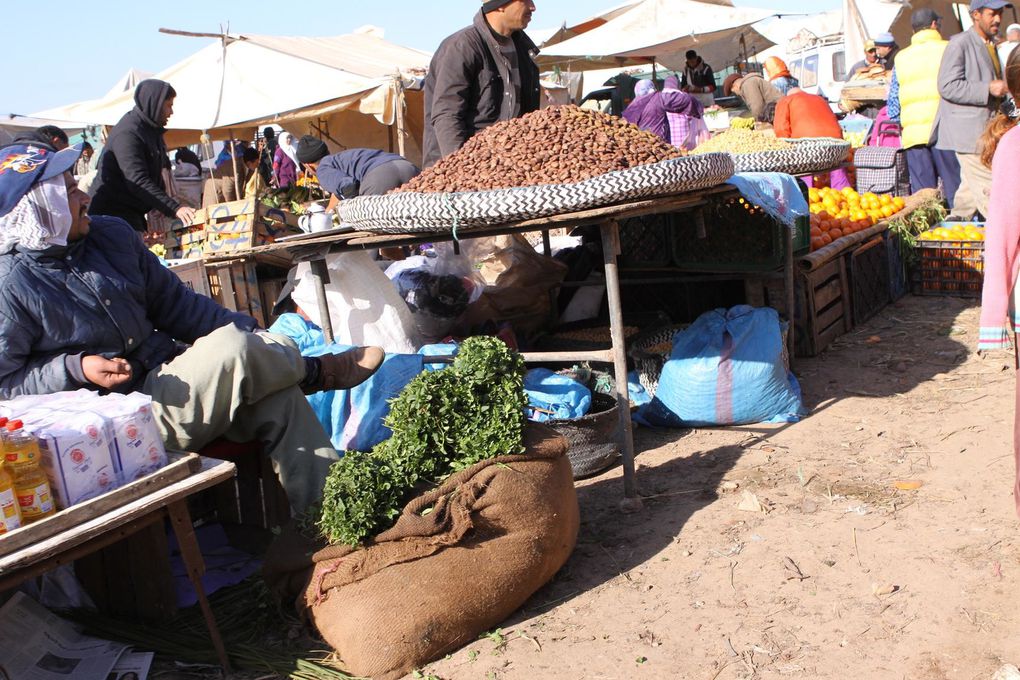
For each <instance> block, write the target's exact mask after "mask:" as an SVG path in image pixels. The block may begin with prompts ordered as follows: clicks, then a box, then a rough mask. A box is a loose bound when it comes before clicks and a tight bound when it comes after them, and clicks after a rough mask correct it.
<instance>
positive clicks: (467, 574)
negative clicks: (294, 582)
mask: <svg viewBox="0 0 1020 680" xmlns="http://www.w3.org/2000/svg"><path fill="white" fill-rule="evenodd" d="M525 445H526V447H527V452H526V453H525V454H523V455H520V456H505V457H501V458H495V459H493V460H488V461H484V462H481V463H479V464H478V465H475V466H473V467H471V468H468V469H467V470H464V471H463V472H461V473H459V474H457V475H454V476H453V477H451V478H450V479H449V480H447V482H446V483H445V484H443V485H442V486H441V487H440V488H438V489H435V490H434V491H431V492H429V493H426V494H424V495H422V496H419V497H418V498H416V499H415V500H413V501H412V502H411V503H409V504H408V505H407V507H405V508H404V511H403V513H402V514H401V516H400V517H399V518H398V519H397V522H396V524H395V525H394V526H393V528H392V529H390V530H389V531H386V532H384V533H382V534H379V535H378V536H377V537H376V538H375V540H374V541H373V542H372V543H371V544H369V545H368V546H366V547H365V548H363V549H359V550H351V549H350V548H346V547H341V546H332V547H330V548H326V549H324V550H322V551H320V552H318V553H316V555H315V556H314V560H315V563H316V564H315V570H314V572H313V574H312V579H311V584H310V585H309V587H308V590H307V592H306V593H305V606H306V608H307V612H308V614H309V616H310V618H311V620H312V621H313V622H314V623H315V625H316V627H317V628H318V630H319V632H320V634H321V635H322V637H323V638H324V639H325V640H326V641H327V642H328V643H329V644H330V645H332V646H333V647H334V648H335V649H336V650H337V652H338V653H339V656H340V658H341V660H342V661H343V664H344V666H345V667H346V670H347V671H348V672H350V673H352V674H353V675H357V676H370V677H375V678H384V679H385V678H397V677H400V676H401V675H403V674H405V673H407V672H408V671H410V670H412V669H414V668H416V667H418V666H421V665H423V664H425V663H428V662H429V661H432V660H434V659H436V658H438V657H440V656H442V655H443V654H446V653H447V652H449V651H452V650H454V649H456V648H458V647H460V646H462V645H464V644H466V643H468V642H471V641H472V640H475V639H477V637H478V636H479V635H480V634H481V633H483V632H485V631H486V630H489V629H491V628H493V627H495V626H496V625H497V624H499V623H500V622H501V621H503V620H504V619H506V618H507V617H508V616H509V615H510V614H511V613H513V611H514V610H516V609H517V608H518V607H520V606H521V605H522V604H524V602H525V601H526V600H527V599H528V598H529V597H530V596H531V595H532V594H533V593H534V592H535V591H536V590H538V589H539V588H540V587H541V586H542V585H544V584H545V583H546V582H548V581H549V579H551V578H552V577H553V575H554V574H555V573H556V572H557V571H558V570H559V568H560V567H562V566H563V564H564V563H565V562H566V561H567V558H568V557H569V556H570V553H571V551H572V550H573V549H574V544H575V542H576V540H577V529H578V521H579V518H578V507H577V495H576V493H575V492H574V482H573V477H572V474H571V470H570V461H569V460H568V458H567V456H566V455H565V454H566V450H567V442H566V440H565V439H563V438H562V437H560V436H559V435H557V434H556V433H555V432H554V431H553V430H551V429H549V428H547V427H545V426H541V425H529V426H528V428H527V429H526V430H525ZM430 508H431V511H430V512H426V511H427V510H428V509H430ZM423 513H425V514H423Z"/></svg>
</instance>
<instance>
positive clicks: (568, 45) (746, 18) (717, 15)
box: [539, 0, 775, 71]
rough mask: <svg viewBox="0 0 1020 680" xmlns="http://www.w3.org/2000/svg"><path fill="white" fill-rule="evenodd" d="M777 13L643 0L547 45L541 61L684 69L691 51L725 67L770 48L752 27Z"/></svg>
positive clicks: (688, 0)
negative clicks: (650, 64)
mask: <svg viewBox="0 0 1020 680" xmlns="http://www.w3.org/2000/svg"><path fill="white" fill-rule="evenodd" d="M774 14H775V12H773V11H771V10H763V9H753V8H748V7H732V6H728V5H721V4H709V3H705V2H696V1H695V0H642V2H639V3H637V4H636V5H634V6H633V7H631V8H629V9H627V10H626V11H624V12H623V13H621V14H619V15H618V16H616V17H615V18H613V19H611V20H609V21H607V22H605V23H604V24H602V25H600V26H598V27H596V28H593V29H591V30H589V31H587V32H585V33H582V34H580V35H578V36H576V37H573V38H570V39H568V40H565V41H563V42H561V43H558V44H555V45H551V46H548V47H544V48H543V49H542V52H541V54H540V55H539V63H540V64H541V65H542V66H543V67H545V68H551V67H554V66H559V67H560V68H562V69H564V70H568V69H569V70H574V71H579V70H580V71H583V70H592V69H601V68H609V67H614V66H616V67H620V66H629V65H634V64H648V63H650V62H651V61H657V62H658V63H661V64H663V65H665V66H667V67H668V68H672V69H682V68H683V65H684V52H686V51H687V50H689V49H693V50H696V51H697V52H698V54H699V55H701V57H702V58H703V59H704V60H705V61H706V62H708V63H709V64H711V65H712V66H713V67H714V68H716V69H721V68H723V67H724V66H725V65H726V64H729V63H731V62H733V61H734V59H735V58H736V57H738V56H740V54H741V52H743V53H744V54H753V53H757V52H760V51H762V50H764V49H766V48H768V47H771V46H772V44H773V43H772V41H770V40H769V39H768V38H766V37H765V36H763V35H761V34H760V33H758V32H757V31H756V30H755V29H754V28H753V27H752V26H751V24H754V23H755V22H758V21H761V20H762V19H764V18H766V17H769V16H773V15H774Z"/></svg>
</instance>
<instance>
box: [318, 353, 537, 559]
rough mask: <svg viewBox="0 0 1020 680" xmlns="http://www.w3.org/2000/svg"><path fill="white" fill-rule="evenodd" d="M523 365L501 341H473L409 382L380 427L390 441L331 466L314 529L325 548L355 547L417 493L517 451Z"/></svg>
mask: <svg viewBox="0 0 1020 680" xmlns="http://www.w3.org/2000/svg"><path fill="white" fill-rule="evenodd" d="M524 370H525V369H524V360H523V359H522V358H521V356H520V355H519V354H517V353H516V352H514V351H513V350H511V349H510V348H509V347H507V346H506V344H505V343H503V342H502V341H501V340H499V339H497V338H494V337H488V336H477V337H472V338H468V339H467V340H465V341H464V342H463V344H462V345H461V346H460V350H459V351H458V353H457V357H456V358H455V359H454V361H453V364H452V365H451V366H450V367H448V368H446V369H444V370H441V371H431V372H425V373H422V374H421V375H419V376H417V377H416V378H414V379H413V380H412V381H411V382H410V383H408V385H407V387H405V388H404V390H403V391H402V392H401V393H400V395H399V396H398V397H397V398H396V399H394V400H393V401H392V402H391V405H390V412H389V415H388V416H387V417H386V420H385V421H384V422H385V424H386V426H387V427H389V428H390V430H392V432H393V435H392V436H391V437H390V438H389V439H387V440H386V441H384V442H382V443H380V444H378V445H377V446H376V447H375V448H373V449H372V451H371V452H367V453H366V452H361V451H348V452H346V454H345V455H344V457H343V458H342V459H341V460H340V461H338V462H337V463H334V464H333V467H332V468H331V469H330V473H329V476H328V477H327V479H326V486H325V490H324V492H323V500H322V515H321V517H320V518H319V529H320V530H321V531H322V533H323V535H324V536H326V538H327V539H329V541H330V543H334V544H336V543H342V544H345V545H350V546H357V545H360V544H361V543H362V542H363V541H364V540H365V539H366V538H368V537H369V536H373V535H375V534H377V533H379V532H380V531H382V530H384V529H385V528H387V527H389V526H390V525H392V523H393V521H394V520H395V519H396V518H397V516H398V515H399V514H400V510H401V508H403V506H404V505H405V504H406V503H407V501H408V500H410V498H411V497H412V496H413V495H414V493H415V491H420V488H421V487H422V486H423V485H436V484H439V483H441V482H442V481H443V480H444V479H446V478H447V477H448V476H450V475H451V474H452V473H454V472H457V471H460V470H463V469H464V468H467V467H470V466H471V465H474V464H475V463H477V462H479V461H482V460H485V459H487V458H494V457H496V456H506V455H512V454H516V453H521V452H522V451H523V445H522V441H523V428H524V407H525V406H526V405H527V403H528V401H527V395H526V394H525V392H524Z"/></svg>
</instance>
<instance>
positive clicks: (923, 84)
mask: <svg viewBox="0 0 1020 680" xmlns="http://www.w3.org/2000/svg"><path fill="white" fill-rule="evenodd" d="M910 23H911V26H912V27H913V29H914V36H913V37H912V38H911V40H910V47H907V48H906V49H904V50H902V51H900V53H899V54H897V55H896V68H895V70H894V71H893V76H892V84H891V85H890V87H889V111H888V113H889V117H890V118H891V119H893V120H899V121H900V126H901V127H902V128H903V132H902V143H903V148H904V149H906V150H907V166H908V167H909V169H910V190H911V191H913V192H917V191H920V190H921V189H928V188H935V187H937V186H938V182H939V179H940V178H941V179H942V187H943V191H944V192H945V194H946V199H947V200H948V201H949V205H950V207H952V206H953V202H954V198H955V196H956V190H957V189H958V188H959V186H960V162H959V161H958V160H957V158H956V154H955V153H954V152H952V151H947V150H944V149H936V148H935V146H934V143H935V142H934V140H935V138H936V137H937V135H936V133H935V130H933V128H934V124H935V116H936V114H937V113H938V110H939V101H940V99H941V97H940V95H939V87H938V77H939V65H940V64H941V62H942V54H943V53H944V52H945V51H946V45H948V44H949V42H948V41H947V40H943V39H942V35H941V34H940V33H939V26H940V25H941V23H942V18H941V17H940V16H939V15H938V14H936V13H935V11H934V10H932V9H930V8H928V7H924V8H921V9H918V10H916V11H915V12H914V13H913V15H911V17H910Z"/></svg>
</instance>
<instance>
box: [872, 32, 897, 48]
mask: <svg viewBox="0 0 1020 680" xmlns="http://www.w3.org/2000/svg"><path fill="white" fill-rule="evenodd" d="M875 44H876V45H882V46H884V47H888V46H889V45H895V44H896V38H894V37H893V34H892V33H888V32H887V33H879V34H878V37H876V38H875Z"/></svg>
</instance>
